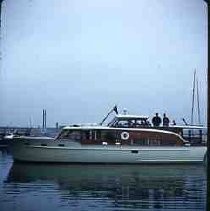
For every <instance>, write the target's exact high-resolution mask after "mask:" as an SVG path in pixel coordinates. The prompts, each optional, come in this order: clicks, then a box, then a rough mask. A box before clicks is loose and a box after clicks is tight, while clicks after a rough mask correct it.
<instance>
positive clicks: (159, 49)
mask: <svg viewBox="0 0 210 211" xmlns="http://www.w3.org/2000/svg"><path fill="white" fill-rule="evenodd" d="M1 54H2V59H1V70H0V71H1V72H0V125H12V126H14V125H17V126H27V125H29V119H31V122H32V124H33V126H37V125H42V109H44V108H45V109H46V110H47V125H48V126H54V125H55V123H56V122H59V123H60V124H69V123H80V122H100V121H101V120H102V119H103V117H104V115H106V113H107V112H108V111H109V110H110V109H111V108H112V107H113V106H114V104H117V105H118V107H119V110H120V111H122V109H123V108H127V110H128V112H129V113H130V114H140V115H148V116H153V114H154V113H155V112H159V113H160V114H161V115H162V114H163V112H166V113H167V114H168V116H169V117H170V119H175V120H176V121H177V122H179V121H180V119H181V118H182V117H185V118H186V119H187V120H188V121H189V120H190V114H191V104H192V84H193V72H194V69H196V70H197V75H198V80H199V93H200V107H201V119H202V122H205V119H206V101H207V100H206V93H207V91H206V89H207V80H206V76H207V6H206V4H205V3H204V2H203V1H202V0H190V1H189V0H150V1H148V0H114V1H113V0H44V1H43V0H18V1H14V0H5V1H4V2H3V4H2V29H1ZM195 118H196V119H197V117H196V116H195Z"/></svg>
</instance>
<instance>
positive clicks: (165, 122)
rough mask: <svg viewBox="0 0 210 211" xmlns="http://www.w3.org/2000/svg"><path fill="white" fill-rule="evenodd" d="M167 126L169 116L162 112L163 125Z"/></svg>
mask: <svg viewBox="0 0 210 211" xmlns="http://www.w3.org/2000/svg"><path fill="white" fill-rule="evenodd" d="M168 126H169V118H168V117H167V116H166V114H165V113H164V114H163V127H168Z"/></svg>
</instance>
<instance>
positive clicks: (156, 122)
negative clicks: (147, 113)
mask: <svg viewBox="0 0 210 211" xmlns="http://www.w3.org/2000/svg"><path fill="white" fill-rule="evenodd" d="M152 124H153V125H154V127H159V126H160V124H161V118H160V117H159V116H158V113H156V114H155V116H154V117H153V118H152Z"/></svg>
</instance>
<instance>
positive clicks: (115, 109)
mask: <svg viewBox="0 0 210 211" xmlns="http://www.w3.org/2000/svg"><path fill="white" fill-rule="evenodd" d="M113 111H114V112H115V113H116V114H118V110H117V106H116V105H115V106H114V108H113Z"/></svg>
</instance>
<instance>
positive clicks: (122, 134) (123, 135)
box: [120, 132, 129, 140]
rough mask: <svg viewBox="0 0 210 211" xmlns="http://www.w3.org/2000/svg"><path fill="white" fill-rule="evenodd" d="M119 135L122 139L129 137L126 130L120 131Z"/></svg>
mask: <svg viewBox="0 0 210 211" xmlns="http://www.w3.org/2000/svg"><path fill="white" fill-rule="evenodd" d="M120 136H121V139H122V140H128V139H129V133H128V132H122V133H121V135H120Z"/></svg>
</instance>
